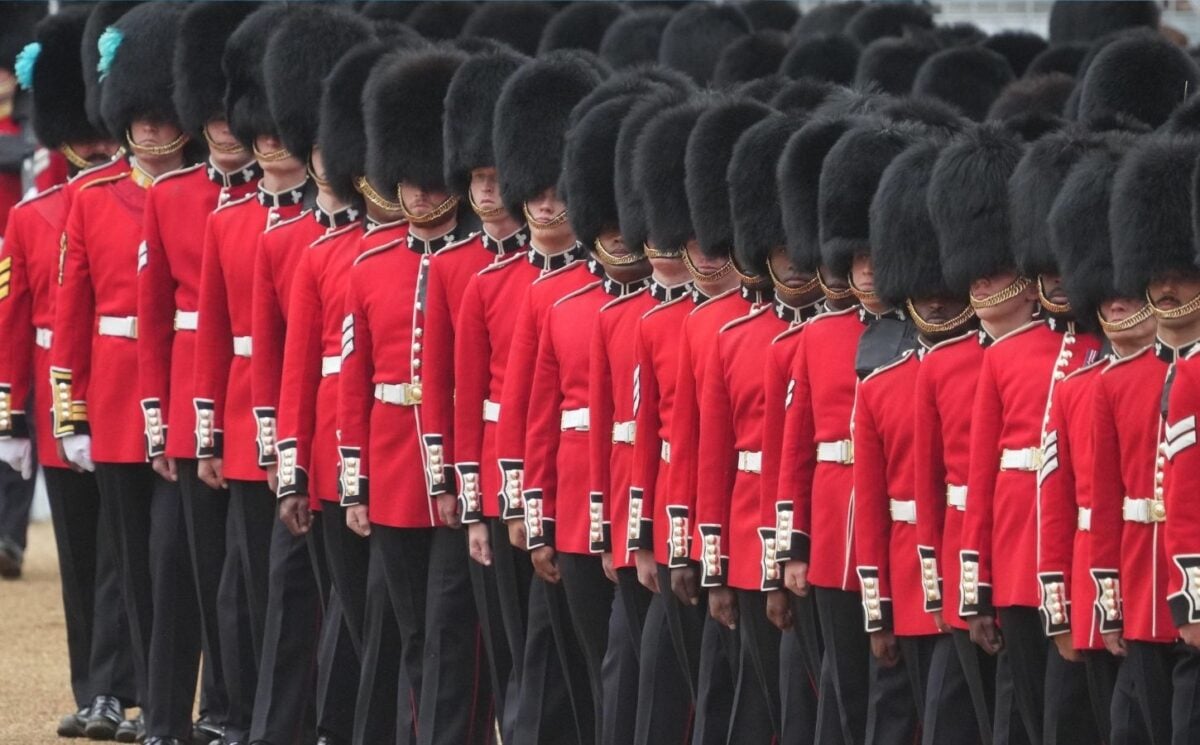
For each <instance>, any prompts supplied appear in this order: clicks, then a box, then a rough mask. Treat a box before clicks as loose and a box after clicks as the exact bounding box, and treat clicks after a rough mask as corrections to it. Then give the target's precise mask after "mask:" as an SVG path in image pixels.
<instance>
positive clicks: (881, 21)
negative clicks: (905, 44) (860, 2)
mask: <svg viewBox="0 0 1200 745" xmlns="http://www.w3.org/2000/svg"><path fill="white" fill-rule="evenodd" d="M931 28H933V9H932V8H931V7H930V6H929V5H926V4H925V3H868V4H867V5H865V6H864V7H863V8H862V9H861V10H859V11H858V12H857V13H855V14H854V17H853V18H851V19H850V21H849V22H848V23H847V24H846V33H847V34H848V35H849V36H850V38H851V39H854V40H855V41H857V42H858V45H859V46H862V47H865V46H866V45H868V44H870V43H871V42H873V41H875V40H876V39H882V38H883V37H885V36H904V35H905V34H906V32H908V33H911V32H912V31H914V30H918V29H931Z"/></svg>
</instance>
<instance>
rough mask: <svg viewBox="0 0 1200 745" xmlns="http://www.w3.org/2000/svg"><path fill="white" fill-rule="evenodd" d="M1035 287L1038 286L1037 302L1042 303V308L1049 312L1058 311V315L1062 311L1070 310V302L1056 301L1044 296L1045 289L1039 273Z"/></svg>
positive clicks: (1067, 311) (1068, 311)
mask: <svg viewBox="0 0 1200 745" xmlns="http://www.w3.org/2000/svg"><path fill="white" fill-rule="evenodd" d="M1037 287H1038V302H1040V303H1041V304H1042V307H1043V308H1045V309H1046V310H1048V311H1050V312H1051V313H1058V314H1060V315H1061V314H1063V313H1070V312H1071V304H1070V303H1056V302H1054V301H1053V300H1051V299H1050V298H1048V297H1046V291H1045V289H1044V288H1043V287H1042V277H1041V275H1038V281H1037Z"/></svg>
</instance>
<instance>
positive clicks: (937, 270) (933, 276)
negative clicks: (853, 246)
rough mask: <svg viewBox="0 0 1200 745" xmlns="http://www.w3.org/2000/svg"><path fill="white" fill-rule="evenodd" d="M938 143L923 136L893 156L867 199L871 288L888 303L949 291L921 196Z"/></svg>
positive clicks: (924, 195)
mask: <svg viewBox="0 0 1200 745" xmlns="http://www.w3.org/2000/svg"><path fill="white" fill-rule="evenodd" d="M941 144H942V143H941V142H939V141H938V140H923V141H921V142H917V143H915V144H913V145H911V146H910V147H909V148H908V149H907V150H905V151H904V152H903V153H901V154H900V155H899V156H897V157H896V159H895V160H893V161H892V162H891V164H890V165H888V167H887V169H886V170H885V171H884V172H883V176H882V178H880V179H879V188H878V189H876V190H875V196H874V199H873V200H872V202H871V213H870V214H871V218H870V219H871V271H872V273H873V274H874V279H875V292H877V293H879V295H880V296H881V297H882V298H883V299H884V300H886V301H887V302H888V303H890V304H891V305H893V306H894V307H900V306H902V305H903V304H904V301H905V300H906V299H908V298H929V297H945V296H948V295H950V290H949V288H948V287H947V286H946V281H945V278H944V277H943V276H942V258H941V255H940V253H939V251H938V239H937V231H935V230H934V229H933V220H932V219H930V217H929V204H928V200H927V196H928V192H929V181H930V178H931V176H932V175H933V166H934V164H935V163H936V162H937V158H938V154H939V152H940V151H941Z"/></svg>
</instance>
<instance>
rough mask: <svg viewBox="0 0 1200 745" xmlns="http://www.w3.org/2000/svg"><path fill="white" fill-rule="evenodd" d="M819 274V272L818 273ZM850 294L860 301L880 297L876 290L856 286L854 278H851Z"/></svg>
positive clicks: (865, 301)
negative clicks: (861, 288)
mask: <svg viewBox="0 0 1200 745" xmlns="http://www.w3.org/2000/svg"><path fill="white" fill-rule="evenodd" d="M818 274H819V273H818ZM849 284H850V294H851V295H853V296H854V297H856V298H858V302H860V303H871V302H875V301H876V300H878V299H879V294H878V293H876V292H875V291H874V290H860V289H858V288H857V287H855V286H854V280H853V279H851V280H849Z"/></svg>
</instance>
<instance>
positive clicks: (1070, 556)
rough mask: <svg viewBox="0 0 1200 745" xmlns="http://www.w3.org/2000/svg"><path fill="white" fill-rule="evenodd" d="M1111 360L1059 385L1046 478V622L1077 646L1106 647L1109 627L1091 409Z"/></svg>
mask: <svg viewBox="0 0 1200 745" xmlns="http://www.w3.org/2000/svg"><path fill="white" fill-rule="evenodd" d="M1106 362H1107V361H1106V360H1102V361H1099V362H1096V363H1094V364H1092V365H1088V366H1087V367H1084V368H1081V369H1079V370H1076V371H1075V372H1073V373H1071V374H1070V375H1068V376H1067V377H1066V378H1065V379H1064V380H1063V382H1062V383H1061V384H1060V385H1057V386H1055V389H1054V402H1053V404H1052V405H1051V407H1050V427H1051V430H1050V432H1052V433H1053V437H1054V439H1055V441H1056V442H1057V443H1058V468H1057V469H1055V470H1054V471H1053V472H1051V473H1050V474H1048V475H1047V476H1046V478H1045V480H1043V481H1042V495H1041V514H1042V518H1041V531H1042V536H1041V544H1042V552H1041V556H1040V557H1039V558H1038V579H1039V580H1041V583H1042V609H1041V610H1042V623H1043V625H1044V626H1045V628H1046V633H1047V634H1048V635H1050V636H1054V635H1057V634H1065V633H1068V632H1070V633H1071V641H1072V646H1074V647H1075V648H1076V649H1091V650H1103V649H1104V640H1103V639H1101V637H1100V633H1101V631H1103V630H1104V629H1103V628H1102V626H1101V624H1100V623H1097V621H1098V620H1099V617H1098V616H1097V615H1096V614H1095V613H1094V612H1093V606H1094V604H1095V603H1096V600H1097V596H1096V583H1095V582H1093V581H1092V576H1091V566H1092V564H1091V544H1092V534H1091V524H1090V521H1091V511H1092V455H1093V452H1094V449H1093V444H1092V413H1093V411H1094V410H1095V396H1096V394H1095V388H1096V381H1097V380H1099V378H1100V371H1101V370H1102V369H1103V368H1104V365H1105V364H1106ZM1048 434H1049V433H1048Z"/></svg>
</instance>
